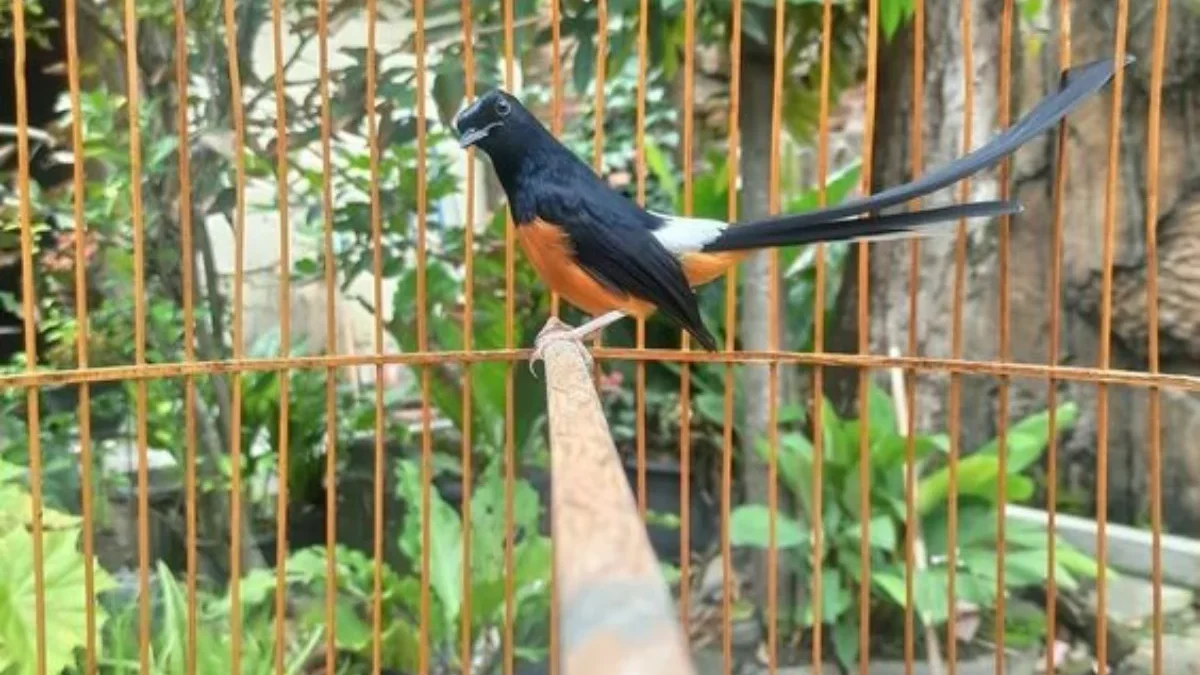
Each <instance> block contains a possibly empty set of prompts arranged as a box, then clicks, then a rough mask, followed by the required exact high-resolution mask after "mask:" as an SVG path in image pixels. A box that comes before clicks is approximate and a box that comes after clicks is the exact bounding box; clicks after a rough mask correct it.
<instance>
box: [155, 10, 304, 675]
mask: <svg viewBox="0 0 1200 675" xmlns="http://www.w3.org/2000/svg"><path fill="white" fill-rule="evenodd" d="M176 1H177V2H178V3H179V5H180V8H181V9H180V11H182V5H183V1H182V0H176ZM271 49H272V52H273V54H272V55H273V57H274V62H273V64H272V65H273V69H274V74H275V172H276V174H277V178H276V187H275V190H276V192H275V201H276V204H277V208H278V210H279V353H280V355H282V356H291V353H292V319H291V314H292V281H291V272H292V270H291V268H292V255H291V226H290V223H291V219H290V217H289V216H290V213H291V204H290V202H289V200H288V181H287V178H288V159H287V150H288V140H287V139H288V130H287V94H286V92H285V91H284V76H285V73H284V69H283V66H284V63H285V61H284V56H283V0H271ZM276 376H277V377H278V378H279V421H278V424H279V427H278V428H279V448H278V452H279V457H278V459H277V460H276V462H277V473H276V475H277V476H278V479H277V481H276V485H277V488H276V490H277V492H276V493H275V512H276V513H275V675H284V673H285V670H286V669H285V665H284V664H285V660H286V658H285V657H286V649H285V647H286V644H287V643H286V642H285V641H284V640H285V638H286V636H287V614H286V611H287V606H288V605H287V552H288V519H287V514H288V495H289V492H288V476H289V475H290V467H291V443H290V438H289V430H290V429H291V425H290V424H288V422H289V420H290V417H291V413H290V406H291V385H292V382H291V379H292V378H291V371H290V370H283V371H280V372H279V373H278V374H277V375H276ZM189 411H190V407H189ZM192 606H193V607H194V606H195V603H193V604H192Z"/></svg>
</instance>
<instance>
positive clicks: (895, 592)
mask: <svg viewBox="0 0 1200 675" xmlns="http://www.w3.org/2000/svg"><path fill="white" fill-rule="evenodd" d="M871 583H873V584H875V585H876V586H878V587H879V589H880V590H882V591H883V592H884V593H885V594H886V595H887V596H888V597H889V598H891V600H892V602H893V603H895V604H896V605H897V606H899V607H904V606H906V605H908V588H907V586H906V583H907V582H906V580H905V578H904V577H901V576H897V575H895V574H892V573H890V572H872V573H871Z"/></svg>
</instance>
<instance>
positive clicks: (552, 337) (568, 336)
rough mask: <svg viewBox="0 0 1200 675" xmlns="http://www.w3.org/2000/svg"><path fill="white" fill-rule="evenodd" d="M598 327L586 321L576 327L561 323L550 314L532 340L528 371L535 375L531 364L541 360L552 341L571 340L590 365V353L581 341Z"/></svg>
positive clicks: (596, 330)
mask: <svg viewBox="0 0 1200 675" xmlns="http://www.w3.org/2000/svg"><path fill="white" fill-rule="evenodd" d="M598 332H599V329H597V328H595V327H593V326H592V324H591V323H586V324H584V325H582V326H579V327H578V328H572V327H571V326H569V325H567V324H566V323H563V322H562V321H561V320H560V319H559V318H558V317H555V316H552V317H550V318H549V319H548V320H547V321H546V325H545V326H542V330H541V331H540V332H538V336H537V338H535V339H534V341H533V354H532V355H530V357H529V372H530V373H533V376H534V377H537V373H536V372H535V371H534V369H533V366H534V364H535V363H537V362H538V361H541V360H543V359H544V358H545V356H546V348H547V347H548V346H550V343H552V342H571V343H573V344H575V345H577V346H578V347H579V352H580V353H581V354H583V360H584V362H586V363H587V367H588V368H589V369H590V368H591V367H592V363H593V361H592V354H591V352H589V351H588V350H587V347H585V346H583V341H584V340H586V339H587V338H589V337H591V336H592V335H594V334H595V333H598Z"/></svg>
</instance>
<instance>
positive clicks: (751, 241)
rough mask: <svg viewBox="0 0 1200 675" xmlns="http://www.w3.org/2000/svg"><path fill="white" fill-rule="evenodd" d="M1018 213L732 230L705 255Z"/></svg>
mask: <svg viewBox="0 0 1200 675" xmlns="http://www.w3.org/2000/svg"><path fill="white" fill-rule="evenodd" d="M1020 212H1021V205H1020V204H1018V203H1017V202H1015V201H987V202H971V203H969V204H953V205H950V206H943V207H938V208H932V209H923V210H920V211H906V212H902V213H890V214H887V215H882V216H868V217H866V218H856V219H851V220H835V221H829V222H824V223H812V224H806V225H804V226H803V227H799V228H796V229H794V230H782V229H780V228H762V229H758V228H755V227H753V226H742V227H731V228H729V229H727V230H725V231H724V232H723V233H722V234H721V236H720V237H719V238H717V239H716V240H715V241H713V242H712V243H711V244H709V245H708V246H705V247H704V250H705V251H738V250H746V249H755V248H769V247H776V246H803V245H805V244H829V243H835V242H847V241H883V240H887V239H898V238H904V237H911V236H913V235H917V236H920V235H924V234H931V233H932V231H933V230H935V229H939V228H942V227H946V226H947V225H950V224H952V223H957V222H959V221H961V220H964V219H969V218H995V217H998V216H1005V215H1012V214H1015V213H1020Z"/></svg>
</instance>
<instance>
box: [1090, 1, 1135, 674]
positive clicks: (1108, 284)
mask: <svg viewBox="0 0 1200 675" xmlns="http://www.w3.org/2000/svg"><path fill="white" fill-rule="evenodd" d="M1128 28H1129V0H1118V2H1117V22H1116V35H1114V36H1113V37H1114V40H1113V42H1114V45H1113V60H1114V61H1115V63H1116V64H1117V68H1116V73H1115V74H1114V75H1113V89H1112V106H1111V109H1110V111H1109V126H1108V175H1107V179H1106V181H1105V184H1104V225H1103V247H1102V251H1101V254H1100V271H1101V276H1100V354H1099V358H1098V361H1099V363H1098V367H1100V368H1109V367H1110V366H1111V364H1110V361H1111V352H1112V286H1113V269H1112V266H1113V255H1114V249H1115V248H1116V236H1115V229H1116V220H1117V178H1118V176H1119V174H1120V170H1121V167H1120V164H1119V163H1118V162H1119V160H1120V152H1121V136H1120V133H1121V104H1122V99H1123V96H1122V92H1123V91H1124V86H1125V69H1124V68H1123V67H1121V66H1122V65H1123V64H1124V63H1125V43H1126V31H1127V30H1128ZM1108 391H1109V390H1108V385H1107V384H1105V383H1100V384H1099V385H1097V387H1096V563H1097V565H1098V569H1097V575H1096V675H1106V673H1107V672H1108V572H1107V569H1106V567H1107V564H1108Z"/></svg>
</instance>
